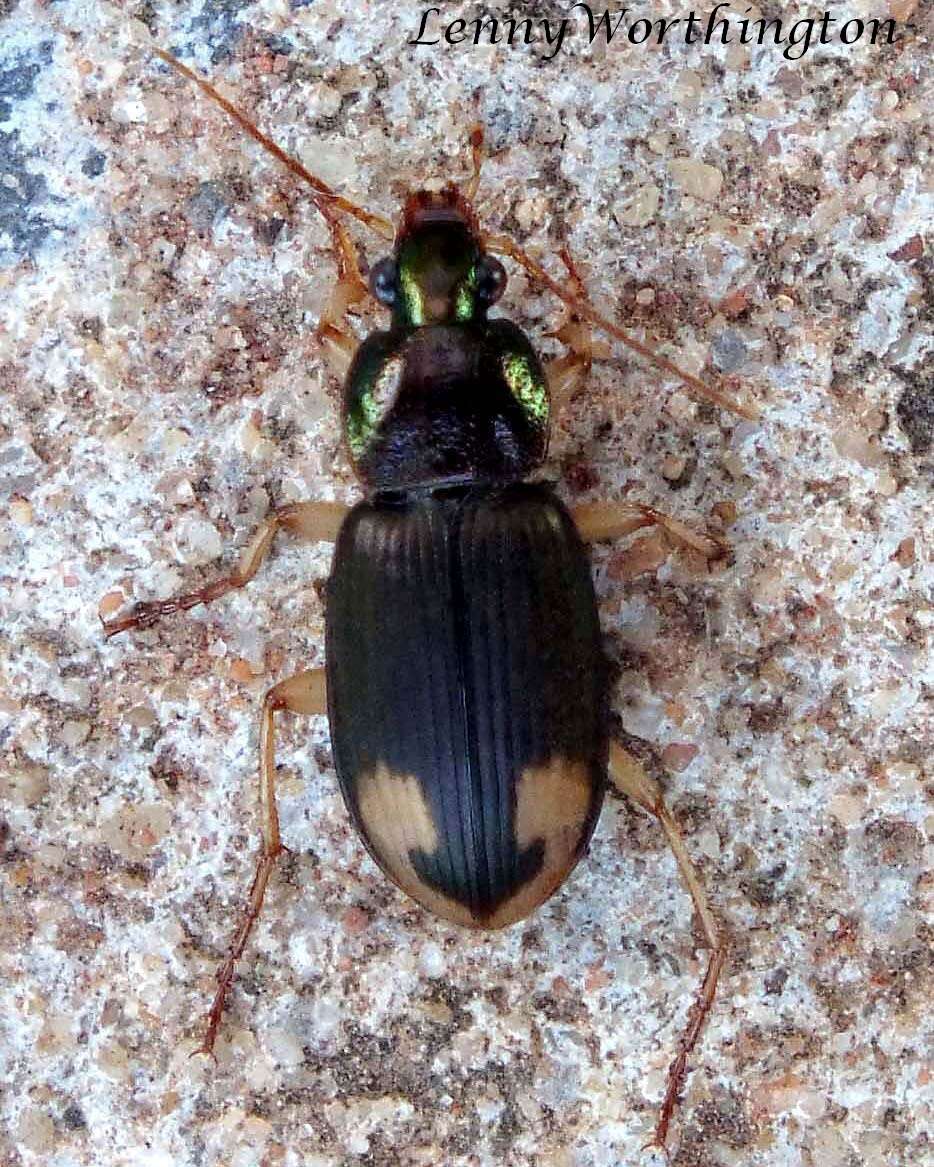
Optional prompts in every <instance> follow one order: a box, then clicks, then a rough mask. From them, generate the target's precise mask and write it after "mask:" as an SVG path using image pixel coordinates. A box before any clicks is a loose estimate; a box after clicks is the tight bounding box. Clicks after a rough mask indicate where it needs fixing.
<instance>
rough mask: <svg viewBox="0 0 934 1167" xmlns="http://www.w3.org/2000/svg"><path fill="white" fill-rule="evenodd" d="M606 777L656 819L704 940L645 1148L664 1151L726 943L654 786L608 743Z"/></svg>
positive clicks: (614, 744)
mask: <svg viewBox="0 0 934 1167" xmlns="http://www.w3.org/2000/svg"><path fill="white" fill-rule="evenodd" d="M609 777H610V781H611V782H612V783H613V785H614V787H615V788H616V789H617V790H618V791H619V792H620V793H621V794H625V795H626V796H627V797H628V798H631V799H632V800H633V801H634V802H636V803H638V805H639V806H641V807H642V809H643V810H645V811H648V813H649V814H650V815H653V816H654V817H655V818H656V819H657V820H658V823H659V825H660V826H661V828H662V830H663V831H664V833H665V838H666V839H667V840H668V845H669V847H670V848H671V850H672V853H673V854H674V857H675V862H676V863H677V865H678V871H679V872H680V875H681V879H682V881H683V882H684V885H685V887H686V888H687V890H688V892H689V893H690V896H691V899H692V900H693V902H694V909H695V911H696V912H697V916H698V919H699V920H700V925H701V930H702V931H703V934H704V939H705V940H706V942H707V948H708V950H709V953H710V955H709V957H708V961H707V969H706V972H705V973H704V979H703V981H702V982H701V986H700V989H699V990H698V993H697V996H696V998H695V1000H694V1003H693V1005H692V1006H691V1011H690V1013H689V1015H688V1022H687V1026H686V1028H685V1030H684V1033H683V1034H682V1035H681V1042H680V1045H679V1047H678V1053H677V1055H676V1056H675V1058H674V1060H673V1061H672V1063H671V1065H670V1067H669V1069H668V1084H667V1087H666V1089H665V1097H664V1099H663V1101H662V1105H661V1109H660V1111H659V1114H658V1122H657V1123H656V1126H655V1134H654V1137H653V1139H652V1143H651V1144H650V1145H652V1146H655V1147H658V1148H660V1149H663V1150H664V1148H665V1143H666V1140H667V1138H668V1128H669V1126H670V1124H671V1118H672V1115H673V1114H674V1112H675V1109H676V1107H677V1105H678V1102H679V1099H680V1096H681V1090H682V1087H683V1086H684V1081H685V1078H686V1077H687V1072H688V1058H689V1057H690V1055H691V1052H692V1050H693V1049H694V1047H695V1046H696V1045H697V1041H698V1039H699V1037H700V1035H701V1032H702V1030H703V1028H704V1022H705V1021H706V1020H707V1015H708V1014H709V1013H710V1010H711V1008H712V1007H713V1002H714V997H715V996H716V992H717V982H718V981H719V979H720V973H721V972H722V971H723V967H724V965H725V964H726V958H727V951H728V945H727V939H726V936H725V934H724V931H723V929H722V928H721V927H720V926H719V925H718V924H717V921H716V919H715V917H714V914H713V912H712V911H711V909H710V904H709V903H708V900H707V895H706V892H705V891H704V887H703V885H702V883H701V879H700V876H699V874H698V872H697V870H696V868H695V867H694V864H693V863H692V862H691V859H690V857H689V855H688V853H687V848H686V847H685V845H684V840H683V839H682V837H681V832H680V831H679V829H678V824H677V823H676V822H675V819H674V817H673V815H672V813H671V811H670V810H669V809H668V807H667V806H666V805H665V799H664V795H663V794H662V790H661V787H660V786H659V785H658V783H657V782H656V781H655V780H654V779H653V778H650V777H649V775H648V774H647V773H646V772H645V770H644V769H643V767H642V766H641V765H640V764H639V763H638V762H637V761H636V759H635V758H633V757H632V755H631V754H628V753H627V752H626V750H624V749H623V747H622V746H621V745H619V744H618V743H617V742H611V743H610V761H609Z"/></svg>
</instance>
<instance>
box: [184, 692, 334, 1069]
mask: <svg viewBox="0 0 934 1167" xmlns="http://www.w3.org/2000/svg"><path fill="white" fill-rule="evenodd" d="M282 710H287V711H288V712H289V713H304V714H306V715H309V716H310V715H313V714H316V713H326V712H327V693H326V685H325V677H324V669H308V670H306V671H305V672H302V673H296V674H295V676H294V677H289V678H288V679H287V680H285V681H280V682H279V684H278V685H274V686H273V687H272V688H271V689H270V690H269V691H268V692H267V694H266V696H265V698H264V700H263V712H262V715H261V721H260V733H259V786H260V801H261V804H262V816H263V839H262V847H261V850H260V855H259V859H258V861H257V864H256V874H255V875H254V876H253V883H252V885H251V887H250V897H249V901H248V903H247V908H246V912H245V913H244V916H243V920H242V921H241V923H240V926H239V928H238V929H237V931H236V932H235V933H234V937H233V940H232V941H231V944H230V951H229V952H228V954H227V959H226V960H225V961H224V963H223V964H222V965H221V967H220V968H219V969H218V972H217V992H216V993H215V994H214V1001H213V1002H212V1004H211V1010H210V1012H209V1013H208V1027H207V1031H206V1033H205V1035H204V1040H203V1041H202V1043H201V1045H200V1046H199V1047H198V1048H197V1049H196V1050H195V1053H201V1054H212V1053H213V1051H214V1041H215V1039H216V1038H217V1031H218V1028H219V1027H220V1023H221V1017H222V1015H223V1012H224V1005H225V1002H226V1000H227V997H228V995H229V993H230V990H231V987H232V986H233V981H234V972H235V969H236V964H237V961H238V960H239V959H240V957H241V956H242V955H243V950H244V948H245V947H246V942H247V940H248V939H249V936H250V932H251V931H252V930H253V925H254V924H255V923H256V921H257V919H258V918H259V913H260V910H261V909H262V906H263V898H264V897H265V895H266V886H267V884H268V883H269V876H270V875H271V874H272V869H273V867H274V866H275V864H276V860H277V859H278V857H279V856H280V855H281V854H282V852H283V850H285V848H284V847H283V845H282V840H281V838H280V836H279V811H278V809H277V807H276V754H275V715H276V714H277V713H279V712H281V711H282Z"/></svg>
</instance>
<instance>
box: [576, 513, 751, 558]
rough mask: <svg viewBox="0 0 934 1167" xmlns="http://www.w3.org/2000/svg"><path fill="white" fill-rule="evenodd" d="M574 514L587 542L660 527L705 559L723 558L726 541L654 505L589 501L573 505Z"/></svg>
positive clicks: (615, 537)
mask: <svg viewBox="0 0 934 1167" xmlns="http://www.w3.org/2000/svg"><path fill="white" fill-rule="evenodd" d="M571 517H572V518H573V519H574V524H575V526H576V527H577V531H578V534H579V535H580V537H581V538H582V539H583V540H584V542H585V543H599V542H602V541H604V540H607V539H618V538H620V537H621V536H622V535H631V534H632V532H633V531H638V530H639V528H640V527H653V526H657V527H660V528H661V529H662V530H663V531H664V532H665V534H666V535H668V536H669V538H670V539H671V541H672V542H673V543H675V544H676V545H677V546H679V547H686V548H689V549H690V550H692V551H699V552H700V554H701V555H703V556H704V558H705V559H720V558H722V557H723V556H724V555H725V554H726V553H727V550H728V547H727V545H726V543H724V542H723V541H722V540H720V539H715V538H714V537H713V536H711V535H699V534H698V533H697V532H696V531H692V530H691V528H690V527H688V526H686V525H685V524H684V523H682V522H679V521H678V519H673V518H672V517H671V516H670V515H666V514H664V513H663V512H662V511H657V510H655V508H654V507H650V506H644V505H643V504H642V503H631V502H586V503H580V504H578V505H577V506H575V507H572V508H571Z"/></svg>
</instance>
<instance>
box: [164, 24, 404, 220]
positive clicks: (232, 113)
mask: <svg viewBox="0 0 934 1167" xmlns="http://www.w3.org/2000/svg"><path fill="white" fill-rule="evenodd" d="M149 49H150V51H151V52H153V53H155V55H156V56H157V57H158V58H159V59H160V60H162V61H164V62H165V63H166V64H167V65H168V66H169V67H170V68H172V69H174V70H175V72H176V73H180V74H181V76H182V77H185V78H187V79H188V80H189V81H191V82H192V83H193V84H194V85H197V86H198V88H199V89H200V90H201V92H202V93H204V94H206V95H207V96H208V97H209V98H210V99H211V100H212V101H213V102H214V103H215V104H216V105H219V106H220V107H221V109H222V110H223V111H224V112H225V113H226V114H227V115H228V117H231V118H232V119H233V120H234V121H235V122H236V123H237V125H238V126H240V128H241V129H242V130H244V131H245V132H246V133H247V134H249V136H250V137H251V138H252V139H253V141H254V142H258V143H259V144H260V145H261V146H262V147H263V149H264V150H266V151H267V152H268V153H270V154H272V156H273V157H274V158H277V159H278V160H279V161H280V162H281V163H282V165H283V166H285V167H286V168H287V169H288V170H290V171H291V172H292V173H293V174H295V175H297V176H298V177H299V178H301V179H302V180H303V181H305V182H307V183H308V185H309V186H310V187H311V189H312V190H313V191H314V192H315V193H314V196H313V197H314V202H315V206H317V208H318V210H319V211H320V212H321V213H322V215H324V217H325V218H326V219H327V220H328V223H329V225H330V224H331V223H333V215H334V211H335V210H337V211H343V212H344V213H345V214H347V215H352V216H353V217H354V218H355V219H359V221H360V222H361V223H363V224H364V226H366V227H369V228H370V230H371V231H375V232H376V234H377V235H381V236H382V237H383V238H384V239H393V238H394V237H395V228H394V227H393V225H392V223H390V221H389V220H388V219H384V218H383V216H382V215H376V214H374V213H373V212H372V211H368V210H366V208H364V207H360V206H358V205H357V204H356V203H353V202H351V201H350V199H345V198H344V197H343V195H339V194H338V193H337V191H335V190H332V189H331V187H330V186H328V184H327V183H326V182H325V181H324V180H323V179H321V178H318V177H317V176H316V175H314V174H312V173H311V171H310V170H308V169H307V168H306V167H304V166H303V165H302V164H301V162H299V161H298V160H297V159H296V158H293V157H292V156H291V154H286V152H285V151H284V150H283V149H282V147H281V146H277V145H276V143H275V142H274V141H273V140H272V138H270V137H268V136H267V135H266V134H264V133H263V132H262V130H260V129H259V128H258V127H257V126H256V125H254V124H253V122H251V121H250V119H249V118H248V117H247V116H246V114H245V113H241V111H240V110H239V109H237V107H236V106H235V105H233V104H232V103H231V102H229V101H228V100H227V98H226V97H223V96H222V95H221V94H220V93H218V91H217V90H216V89H215V88H214V86H213V85H212V84H211V83H210V82H209V81H205V79H204V78H203V77H199V76H198V74H197V73H195V72H194V70H192V69H189V68H188V66H187V65H183V64H182V62H181V61H180V60H179V59H178V58H177V57H174V56H173V55H172V54H171V53H169V52H167V51H166V50H165V49H162V48H160V47H159V46H158V45H150V46H149Z"/></svg>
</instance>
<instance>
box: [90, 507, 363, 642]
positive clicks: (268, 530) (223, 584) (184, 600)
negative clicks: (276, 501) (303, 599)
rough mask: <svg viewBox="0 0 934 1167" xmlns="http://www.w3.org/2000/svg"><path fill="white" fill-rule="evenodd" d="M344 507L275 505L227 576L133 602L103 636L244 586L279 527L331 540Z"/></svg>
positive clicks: (107, 622)
mask: <svg viewBox="0 0 934 1167" xmlns="http://www.w3.org/2000/svg"><path fill="white" fill-rule="evenodd" d="M347 510H348V508H347V507H346V506H345V505H344V504H343V503H337V502H293V503H288V504H287V505H286V506H281V507H277V508H276V510H275V511H273V513H272V514H271V515H270V517H269V518H268V519H266V521H265V522H264V523H263V524H262V526H261V527H260V528H259V530H258V531H257V532H256V534H255V535H254V536H253V539H252V540H251V541H250V543H249V545H248V546H247V548H246V550H245V551H244V553H243V555H242V556H241V558H240V562H239V564H238V565H237V567H236V569H235V570H234V571H232V572H231V573H230V575H225V576H223V577H222V578H221V579H216V580H214V582H213V583H209V584H205V585H204V587H201V588H197V589H196V590H195V591H191V592H183V593H182V594H181V595H179V596H172V597H170V598H169V599H167V600H145V601H143V602H142V603H139V604H134V605H133V607H132V609H131V610H130V611H129V612H128V613H127V614H126V615H125V616H118V617H117V618H116V619H114V620H104V621H103V624H104V635H105V636H106V637H108V638H109V637H111V636H116V635H117V633H118V632H125V631H126V630H127V629H128V628H148V627H149V626H150V625H151V624H155V622H156V621H157V620H160V619H161V618H162V617H163V616H171V615H173V614H174V613H175V612H183V611H187V610H188V609H189V608H194V607H195V606H196V605H197V604H210V603H211V602H212V600H217V599H219V598H220V597H221V596H224V595H226V594H227V593H228V592H231V591H235V590H236V589H237V588H242V587H245V586H246V585H247V584H248V583H249V582H250V580H251V579H252V578H253V576H254V575H256V573H257V571H259V568H260V565H261V564H262V562H263V560H264V559H265V558H266V556H267V554H268V553H269V548H270V547H271V546H272V541H273V539H274V538H275V536H276V532H277V531H279V530H280V529H284V530H286V531H289V532H290V533H291V534H293V535H298V536H299V537H300V538H302V539H307V540H308V541H309V542H322V543H333V542H334V540H335V539H336V538H337V533H338V531H339V530H340V526H341V523H342V522H343V521H344V517H345V516H346V514H347Z"/></svg>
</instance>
